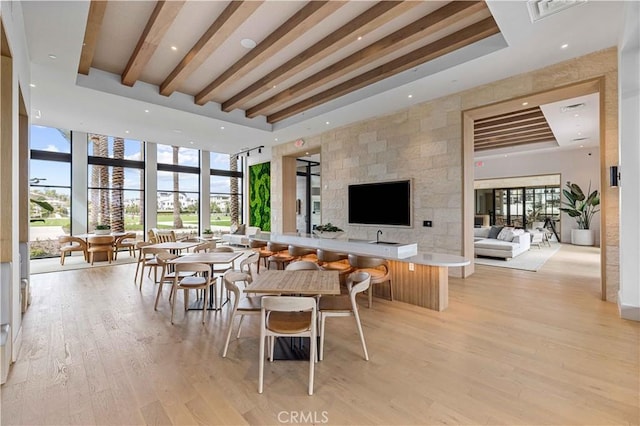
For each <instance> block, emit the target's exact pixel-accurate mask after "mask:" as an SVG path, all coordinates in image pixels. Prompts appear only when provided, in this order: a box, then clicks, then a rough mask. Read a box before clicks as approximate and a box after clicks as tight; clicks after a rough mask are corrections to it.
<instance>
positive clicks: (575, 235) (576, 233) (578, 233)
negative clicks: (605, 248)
mask: <svg viewBox="0 0 640 426" xmlns="http://www.w3.org/2000/svg"><path fill="white" fill-rule="evenodd" d="M594 243H595V241H594V238H593V230H591V229H572V230H571V244H574V245H576V246H592V245H593V244H594Z"/></svg>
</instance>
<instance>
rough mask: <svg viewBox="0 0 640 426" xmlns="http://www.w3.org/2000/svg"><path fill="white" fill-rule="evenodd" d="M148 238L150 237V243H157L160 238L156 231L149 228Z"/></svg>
mask: <svg viewBox="0 0 640 426" xmlns="http://www.w3.org/2000/svg"><path fill="white" fill-rule="evenodd" d="M147 238H148V239H149V244H156V243H157V242H158V239H157V238H156V233H155V232H153V229H149V230H148V231H147Z"/></svg>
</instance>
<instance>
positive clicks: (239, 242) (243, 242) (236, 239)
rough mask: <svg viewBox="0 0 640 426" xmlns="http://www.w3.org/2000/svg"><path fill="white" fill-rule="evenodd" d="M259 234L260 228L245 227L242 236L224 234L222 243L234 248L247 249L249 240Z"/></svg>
mask: <svg viewBox="0 0 640 426" xmlns="http://www.w3.org/2000/svg"><path fill="white" fill-rule="evenodd" d="M258 232H260V228H258V227H257V226H246V227H245V228H244V233H243V234H224V235H223V236H222V241H225V242H227V243H229V245H234V246H245V247H249V238H250V237H252V236H253V235H256V234H257V233H258Z"/></svg>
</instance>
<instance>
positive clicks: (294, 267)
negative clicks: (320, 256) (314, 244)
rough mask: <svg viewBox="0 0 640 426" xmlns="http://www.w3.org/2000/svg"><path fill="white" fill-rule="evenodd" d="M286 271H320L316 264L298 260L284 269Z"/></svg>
mask: <svg viewBox="0 0 640 426" xmlns="http://www.w3.org/2000/svg"><path fill="white" fill-rule="evenodd" d="M285 269H286V270H287V271H317V270H319V269H320V267H319V266H318V264H317V263H315V262H311V261H310V260H299V261H297V262H292V263H290V264H288V265H287V267H286V268H285Z"/></svg>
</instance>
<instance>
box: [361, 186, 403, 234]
mask: <svg viewBox="0 0 640 426" xmlns="http://www.w3.org/2000/svg"><path fill="white" fill-rule="evenodd" d="M349 223H352V224H362V225H390V226H411V181H408V180H403V181H395V182H376V183H364V184H354V185H349Z"/></svg>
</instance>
